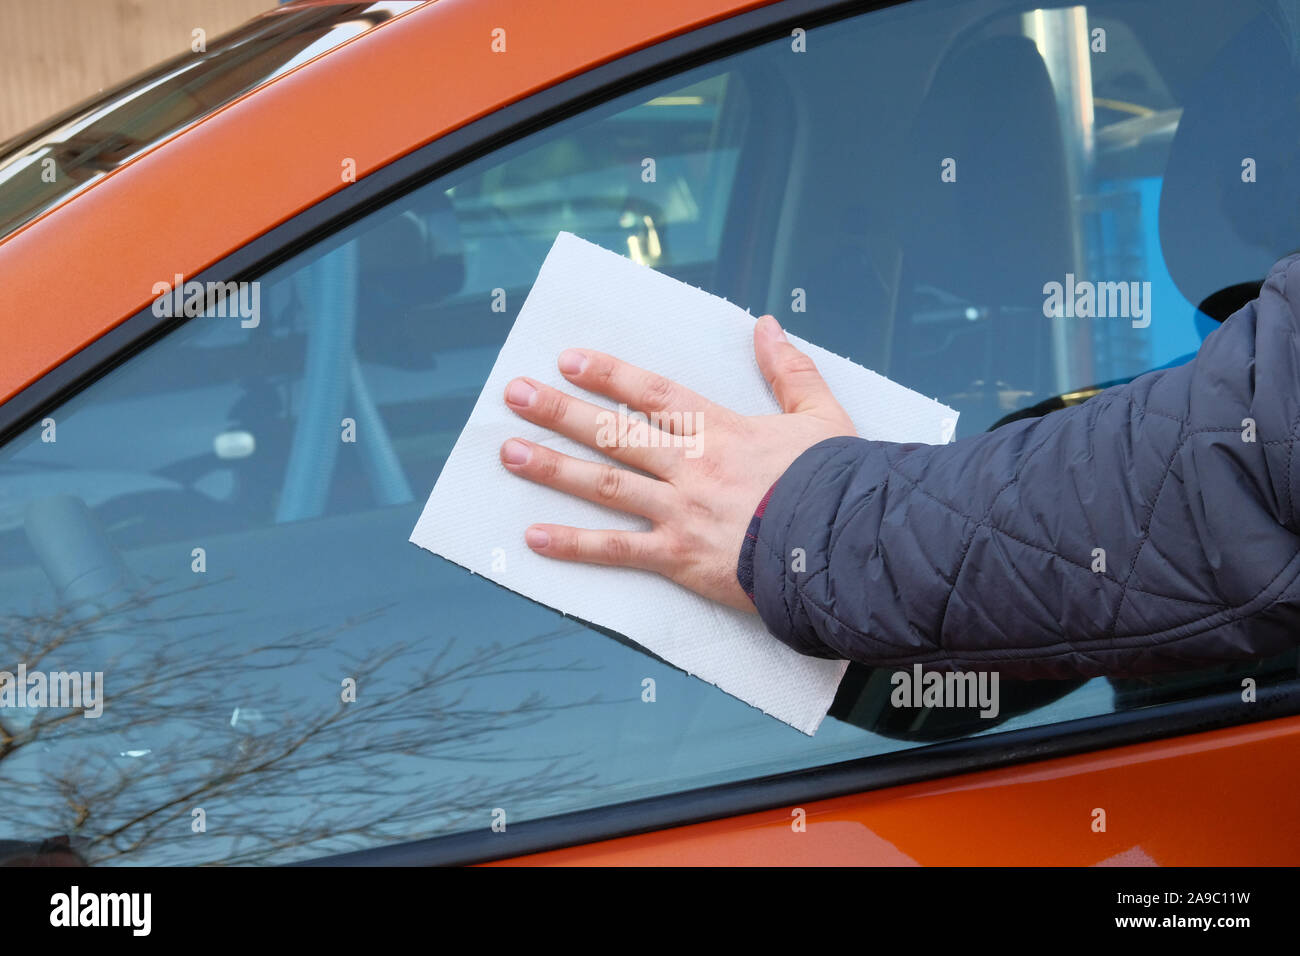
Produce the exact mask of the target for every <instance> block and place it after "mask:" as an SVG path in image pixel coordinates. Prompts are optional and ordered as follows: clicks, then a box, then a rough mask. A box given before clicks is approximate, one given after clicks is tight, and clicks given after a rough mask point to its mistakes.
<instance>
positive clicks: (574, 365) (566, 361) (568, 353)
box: [560, 349, 587, 375]
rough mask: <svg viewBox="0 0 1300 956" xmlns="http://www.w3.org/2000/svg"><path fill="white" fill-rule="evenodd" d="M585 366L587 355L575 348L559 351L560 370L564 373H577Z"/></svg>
mask: <svg viewBox="0 0 1300 956" xmlns="http://www.w3.org/2000/svg"><path fill="white" fill-rule="evenodd" d="M586 367H587V356H585V355H584V354H582V353H581V352H579V351H578V350H577V349H565V350H564V351H563V352H561V353H560V371H561V372H563V373H564V374H565V375H578V374H580V373H581V372H582V370H583V369H584V368H586Z"/></svg>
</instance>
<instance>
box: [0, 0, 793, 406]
mask: <svg viewBox="0 0 1300 956" xmlns="http://www.w3.org/2000/svg"><path fill="white" fill-rule="evenodd" d="M771 2H773V0H656V2H655V3H653V4H648V5H643V6H639V7H638V8H637V16H636V17H593V16H592V15H591V11H590V8H589V7H588V6H587V5H586V4H583V3H579V2H569V0H533V2H530V3H527V4H518V3H515V2H512V0H475V2H464V0H429V2H425V3H423V4H421V5H419V6H417V7H415V8H413V9H411V10H409V11H406V12H402V13H401V14H400V15H399V16H396V17H394V18H392V19H389V20H387V21H386V22H384V23H382V24H381V25H379V26H378V27H377V28H375V29H372V30H369V31H368V32H365V33H363V34H361V35H360V36H357V37H356V38H354V39H350V40H347V41H346V42H343V43H342V44H340V45H338V46H335V47H334V48H332V49H330V50H327V51H326V52H324V53H322V54H321V55H319V56H317V57H315V58H313V59H311V60H309V61H307V62H305V63H302V64H301V65H298V66H296V67H295V68H293V69H291V70H290V71H289V72H287V73H284V74H282V75H278V76H275V77H274V78H273V79H271V80H270V81H269V82H264V83H261V84H260V85H258V86H256V87H255V88H253V89H251V90H249V91H247V92H245V93H243V94H241V95H239V96H237V97H236V98H235V99H233V100H231V101H230V102H228V103H226V104H225V105H224V106H221V107H220V108H219V109H216V110H215V111H213V112H209V113H208V114H207V115H204V116H202V117H201V118H199V119H197V120H196V121H194V122H191V123H189V124H188V125H186V126H185V127H184V128H182V129H180V130H179V131H177V132H176V133H175V134H173V135H170V136H169V137H168V138H166V139H164V140H163V141H161V142H160V143H158V144H157V145H155V146H153V147H151V148H147V149H145V150H143V151H141V152H140V153H139V154H138V155H133V156H132V157H130V158H129V159H127V161H125V162H123V163H122V164H121V165H119V166H117V167H115V168H114V169H112V170H111V171H109V172H108V173H107V174H105V175H103V176H101V177H99V178H97V180H96V181H95V182H94V183H93V184H91V185H90V186H89V187H88V188H85V189H83V190H81V191H79V192H76V193H75V194H74V195H72V196H71V198H69V199H67V201H64V202H62V203H61V204H59V205H56V206H54V207H53V208H50V209H48V210H46V211H44V212H42V213H41V214H39V215H38V216H36V217H35V218H33V219H32V220H31V221H29V222H26V223H25V224H24V225H22V226H21V227H20V228H18V229H16V230H15V231H13V232H11V233H10V234H9V235H8V236H5V237H4V238H3V239H0V335H3V338H4V341H5V344H6V348H5V349H3V350H0V402H4V401H7V400H8V399H9V398H11V397H13V396H14V395H15V394H17V393H18V392H19V391H21V390H22V389H23V388H25V387H27V386H28V385H30V384H31V383H32V382H34V381H36V380H37V379H39V378H40V377H41V376H42V375H44V374H45V373H46V372H48V371H50V370H51V369H53V368H55V367H56V366H58V365H59V364H60V363H61V362H63V361H65V360H66V359H68V358H70V357H71V356H72V355H75V354H76V353H77V352H78V351H80V350H81V349H82V348H84V347H85V346H86V345H88V344H90V343H91V342H93V341H94V340H95V339H97V338H99V337H100V336H101V335H103V334H105V333H106V332H108V331H109V330H111V329H112V328H113V327H115V326H116V325H118V324H120V323H121V322H123V321H125V320H126V319H127V318H129V317H130V316H131V315H134V314H135V313H137V312H139V311H140V310H141V309H144V308H146V307H147V306H148V305H149V303H150V302H151V301H152V300H153V298H154V293H153V291H152V290H153V286H154V284H155V283H157V282H167V281H171V280H172V278H173V276H174V275H177V274H179V275H183V276H185V277H187V278H188V277H191V276H194V275H195V274H197V273H199V272H201V271H202V270H203V269H205V268H207V267H209V266H211V265H212V264H213V263H215V262H217V261H219V260H221V259H222V258H224V257H225V256H227V255H229V254H230V253H232V252H233V251H235V250H236V249H238V248H240V247H242V246H244V245H246V244H247V243H248V242H250V241H251V240H253V239H255V238H256V237H258V236H259V235H262V234H264V233H266V232H268V231H270V230H271V229H272V228H274V227H275V226H277V225H279V224H281V223H283V222H285V221H286V220H288V219H290V218H292V217H293V216H295V215H297V214H298V213H300V212H302V211H304V210H306V209H308V208H310V207H311V206H314V205H315V204H316V203H318V202H320V201H321V200H323V199H325V198H326V197H328V196H329V195H331V194H333V193H335V192H338V191H339V190H341V189H344V188H346V185H347V184H346V183H344V181H343V177H342V176H341V175H340V170H341V167H342V164H343V162H344V161H345V160H352V161H353V162H354V163H355V167H356V177H357V179H358V180H360V179H362V178H364V177H365V176H366V175H367V174H369V173H372V172H374V171H376V170H378V169H380V168H382V167H384V166H386V165H388V164H389V163H391V162H392V161H394V160H396V159H398V158H400V157H401V156H403V155H405V154H407V153H409V152H412V151H413V150H415V149H418V148H419V147H421V146H424V145H426V144H427V143H429V142H432V141H433V140H435V139H438V138H439V137H441V136H443V135H445V134H447V133H449V132H451V131H452V130H455V129H457V128H459V127H461V126H464V125H466V124H468V123H470V122H473V121H474V120H476V119H479V118H481V117H483V116H486V115H488V114H489V113H492V112H494V111H495V110H497V109H500V108H502V107H504V106H506V105H508V104H510V103H512V102H514V101H516V100H519V99H523V98H524V97H526V96H529V95H531V94H533V93H535V92H538V91H540V90H542V89H545V88H546V87H549V86H552V85H554V84H556V83H558V82H560V81H562V80H565V79H568V78H570V77H572V76H575V75H577V74H579V73H582V72H585V71H586V70H589V69H592V68H594V67H596V66H599V65H600V64H602V63H606V62H609V61H610V60H614V59H616V58H618V57H620V56H623V55H625V54H627V53H630V52H632V51H634V50H636V49H640V48H642V47H646V46H649V45H652V44H654V43H657V42H659V41H661V40H664V39H667V38H669V37H671V36H674V35H677V34H680V33H684V32H687V31H689V30H693V29H696V28H698V27H702V26H704V25H706V24H708V23H712V22H715V21H717V20H720V19H724V18H726V17H729V16H732V15H735V14H738V13H742V12H744V11H746V10H750V9H754V8H756V7H761V6H766V5H768V4H770V3H771ZM327 5H330V4H328V3H322V2H321V0H307V2H305V3H301V2H300V3H299V4H292V5H289V6H287V7H285V8H284V9H286V10H289V11H293V10H295V9H302V8H303V7H313V6H327ZM335 5H338V4H335ZM353 5H354V6H357V7H359V8H360V7H364V6H367V4H353ZM496 28H502V29H504V30H505V31H506V34H505V36H506V51H505V52H504V53H497V52H493V50H492V43H491V39H492V31H493V30H494V29H496Z"/></svg>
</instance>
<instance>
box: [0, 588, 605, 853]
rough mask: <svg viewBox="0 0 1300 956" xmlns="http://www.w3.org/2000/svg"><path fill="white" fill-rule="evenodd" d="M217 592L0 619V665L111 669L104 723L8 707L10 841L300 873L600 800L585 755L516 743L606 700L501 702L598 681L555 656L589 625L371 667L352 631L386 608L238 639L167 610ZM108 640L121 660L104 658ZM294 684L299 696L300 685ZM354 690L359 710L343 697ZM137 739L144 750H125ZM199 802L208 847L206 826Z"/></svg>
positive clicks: (381, 652)
mask: <svg viewBox="0 0 1300 956" xmlns="http://www.w3.org/2000/svg"><path fill="white" fill-rule="evenodd" d="M208 587H211V585H209V586H208ZM202 589H203V586H198V587H193V588H186V589H183V590H179V591H173V592H170V593H166V594H161V593H153V594H151V593H148V592H147V591H146V592H145V593H139V594H135V595H132V596H131V597H129V598H127V599H125V600H123V601H121V602H120V603H118V604H117V605H115V606H114V607H112V608H109V609H107V610H105V611H102V612H98V613H95V614H92V615H89V616H83V617H81V618H78V617H76V616H75V615H73V614H71V613H69V612H67V611H64V610H60V611H57V612H52V613H34V614H31V615H27V616H22V615H15V616H10V617H6V618H0V669H4V670H9V671H11V672H13V671H16V663H17V662H18V661H23V662H25V663H26V667H27V671H28V673H31V672H33V671H37V670H85V669H87V664H86V662H87V661H90V660H100V661H102V663H101V664H97V665H96V666H95V667H94V668H93V669H96V670H103V671H104V673H105V683H104V696H105V701H104V711H103V715H102V716H101V717H99V718H97V719H93V720H88V719H86V718H85V717H83V715H82V712H81V711H80V710H66V709H65V710H59V709H37V710H29V711H25V712H23V714H24V716H28V715H29V716H28V719H27V722H26V723H25V724H24V721H23V720H22V719H19V718H18V717H17V716H16V715H15V714H16V712H10V713H6V712H4V711H0V774H2V775H3V776H2V778H0V779H2V782H0V788H2V792H3V799H0V839H3V838H13V839H22V840H40V839H43V838H46V837H50V836H53V835H56V834H70V835H71V837H72V842H73V844H74V846H75V847H76V848H77V851H78V852H79V853H80V854H81V855H82V856H83V857H84V858H85V859H86V860H87V861H88V862H91V863H111V862H124V863H132V862H150V863H153V862H166V863H190V864H195V863H267V862H269V863H274V862H288V861H290V860H294V859H301V858H306V857H311V856H315V855H320V854H325V853H335V852H343V851H346V850H351V849H357V848H361V847H366V846H374V845H378V844H383V843H389V842H395V841H398V840H410V839H418V838H420V837H424V836H432V835H435V834H437V833H445V832H448V831H452V830H458V829H464V828H466V827H467V826H469V825H470V823H469V821H470V820H471V819H473V820H475V821H478V822H476V823H474V824H473V825H476V826H477V825H481V826H483V827H485V828H486V827H487V826H488V825H489V823H490V818H489V814H490V811H491V809H492V808H493V807H497V806H505V807H510V806H518V805H520V804H524V803H526V802H528V801H536V800H537V799H538V798H539V796H555V795H559V794H568V793H572V794H586V793H590V792H591V791H592V788H593V786H594V783H595V779H596V778H595V775H594V774H592V773H590V772H589V771H588V770H587V768H586V767H585V766H584V765H583V764H582V763H581V762H580V760H579V759H578V758H579V755H577V754H571V753H549V754H539V755H537V756H536V757H530V756H521V755H520V754H519V753H518V748H517V747H510V746H508V743H509V741H508V740H506V739H504V738H505V735H507V734H509V733H510V732H512V731H517V730H519V729H521V728H523V727H527V726H529V725H532V724H536V723H538V722H539V721H543V720H545V719H546V718H547V717H549V716H550V715H552V714H554V713H556V712H557V711H560V710H567V709H571V708H575V707H586V706H591V705H593V704H598V703H601V700H600V698H599V697H598V696H596V697H591V698H589V699H587V700H582V701H577V702H571V703H555V702H551V701H549V700H547V698H546V697H545V696H544V695H543V694H542V693H541V692H540V691H539V690H536V689H534V690H531V691H524V690H520V689H518V688H517V687H516V688H515V692H514V695H513V696H510V697H509V700H510V702H509V704H508V706H503V707H500V708H498V707H495V706H492V704H494V703H495V702H496V696H494V694H496V695H499V694H500V692H501V691H502V690H503V689H504V691H505V692H506V693H507V694H509V693H510V687H511V686H513V685H511V684H510V683H509V682H508V681H507V683H506V684H501V683H500V681H501V679H502V678H508V677H509V675H538V680H537V684H538V685H540V684H541V683H542V678H541V675H543V674H545V673H547V672H553V671H574V670H584V669H587V668H584V667H582V666H581V665H580V664H579V662H576V661H571V662H568V663H565V664H562V665H555V664H554V663H552V662H551V660H550V658H551V657H552V656H553V653H554V646H553V642H554V641H555V640H556V639H557V638H560V637H562V636H564V635H566V634H570V633H573V632H574V631H575V630H577V629H578V628H577V626H576V625H570V626H566V627H562V628H561V629H558V630H555V631H551V632H548V633H545V634H540V635H537V636H534V637H530V638H527V639H524V640H520V641H518V642H516V643H512V644H509V645H502V644H500V643H495V642H494V643H491V644H484V645H479V646H473V647H461V646H460V645H459V644H458V643H457V642H456V641H455V640H454V639H452V640H446V639H442V640H436V639H434V640H430V641H428V642H426V643H425V644H423V645H420V644H418V643H416V644H408V643H406V642H398V643H388V644H385V645H384V646H383V647H376V648H374V649H373V650H367V651H365V652H364V653H357V652H356V648H355V645H356V644H357V643H361V641H360V640H359V639H355V635H354V634H351V633H350V632H353V631H354V630H355V629H356V628H358V627H359V626H360V625H362V624H365V623H368V622H371V621H374V620H377V619H379V618H381V617H382V615H383V614H384V611H385V610H386V609H379V610H376V611H374V612H372V613H370V614H367V615H363V616H360V617H355V618H352V619H349V620H346V621H344V622H342V623H341V624H339V625H337V626H336V627H333V628H330V629H311V630H306V631H302V632H299V633H294V634H290V635H288V636H286V637H284V638H282V639H280V640H276V641H273V642H269V643H268V642H266V641H242V640H239V639H237V632H235V633H233V634H232V632H231V630H229V629H223V628H221V627H218V626H216V623H217V619H218V618H219V615H217V614H213V613H209V612H197V613H169V614H163V613H161V608H162V606H163V605H164V604H168V605H170V604H173V603H175V602H177V601H184V600H185V599H186V597H187V595H188V594H189V592H193V591H198V590H202ZM182 631H183V632H184V633H181V632H182ZM124 634H127V635H130V636H129V638H128V639H126V640H125V642H124V641H123V639H122V635H124ZM344 636H347V637H349V638H353V640H351V643H350V644H348V643H345V642H344V641H343V640H342V638H343V637H344ZM114 642H117V643H116V644H114ZM105 645H109V646H116V647H117V650H116V651H115V652H114V653H113V654H112V655H111V656H110V657H108V658H105V656H104V647H105ZM431 648H437V650H436V651H431ZM548 652H549V653H548ZM326 661H328V664H326V663H325V662H326ZM6 662H10V663H6ZM313 667H314V669H315V670H317V671H322V673H319V675H318V676H316V677H315V678H312V677H311V672H312V671H311V669H312V668H313ZM288 675H292V676H293V677H294V678H295V680H298V681H299V682H300V688H292V689H287V688H285V687H284V678H285V677H286V676H288ZM345 677H351V678H353V679H355V681H356V685H357V688H358V690H357V695H356V700H355V702H346V701H344V700H343V699H342V694H341V688H342V680H343V678H345ZM494 687H495V691H494V690H493V688H494ZM294 691H297V692H296V693H295V692H294ZM241 695H242V696H241ZM485 697H486V698H487V699H488V701H489V703H488V704H485V703H484V698H485ZM516 697H519V698H520V699H516ZM232 700H233V701H236V702H237V701H239V700H243V701H244V702H245V704H250V703H251V704H252V705H254V708H255V709H253V708H250V709H252V710H253V713H254V714H255V717H254V720H253V722H252V723H251V725H249V724H248V722H247V721H245V722H244V723H243V724H241V723H239V722H238V721H237V720H236V719H234V718H232ZM245 725H247V727H246V726H245ZM120 741H128V743H126V744H122V743H120ZM135 741H140V742H141V743H140V744H139V746H140V747H141V749H139V750H128V751H126V752H122V751H120V748H121V747H123V746H126V747H134V746H137V744H136V743H135ZM144 742H147V743H148V744H149V745H148V747H144V745H143V743H144ZM133 756H134V757H135V759H131V758H132V757H133ZM475 763H479V764H481V765H483V767H484V768H489V769H491V768H495V769H496V771H497V772H496V773H484V772H481V770H480V772H475V768H474V766H473V765H474V764H475ZM507 765H509V766H510V767H511V770H510V771H509V772H505V773H502V772H501V768H502V767H503V766H507ZM195 808H203V810H204V812H205V814H206V821H207V832H206V833H198V834H196V833H193V832H192V830H191V822H192V819H193V818H192V811H193V810H194V809H195Z"/></svg>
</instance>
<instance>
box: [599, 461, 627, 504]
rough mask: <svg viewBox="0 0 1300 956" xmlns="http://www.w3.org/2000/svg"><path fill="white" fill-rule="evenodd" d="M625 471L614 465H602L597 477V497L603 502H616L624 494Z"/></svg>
mask: <svg viewBox="0 0 1300 956" xmlns="http://www.w3.org/2000/svg"><path fill="white" fill-rule="evenodd" d="M623 485H624V479H623V471H622V469H620V468H615V467H614V466H613V465H602V466H601V469H600V474H599V475H598V476H597V477H596V495H597V496H598V497H599V498H600V499H601V500H602V501H615V500H617V499H618V498H620V497H622V494H623Z"/></svg>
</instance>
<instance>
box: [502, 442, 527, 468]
mask: <svg viewBox="0 0 1300 956" xmlns="http://www.w3.org/2000/svg"><path fill="white" fill-rule="evenodd" d="M530 452H531V449H529V447H528V446H527V445H525V444H524V443H523V442H521V441H520V440H519V439H517V438H512V439H510V440H509V441H508V442H506V443H505V444H504V445H503V446H502V447H501V458H502V459H503V460H504V461H505V463H506V464H507V465H526V464H528V456H529V454H530Z"/></svg>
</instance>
